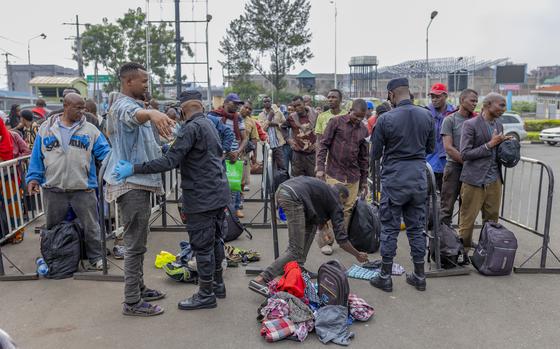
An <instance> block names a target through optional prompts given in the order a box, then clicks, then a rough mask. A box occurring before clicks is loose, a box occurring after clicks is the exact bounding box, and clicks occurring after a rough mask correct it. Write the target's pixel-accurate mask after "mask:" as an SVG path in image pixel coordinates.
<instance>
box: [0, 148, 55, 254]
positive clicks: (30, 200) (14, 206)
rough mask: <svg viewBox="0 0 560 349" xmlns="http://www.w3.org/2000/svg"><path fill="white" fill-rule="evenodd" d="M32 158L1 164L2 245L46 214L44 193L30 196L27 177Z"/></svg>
mask: <svg viewBox="0 0 560 349" xmlns="http://www.w3.org/2000/svg"><path fill="white" fill-rule="evenodd" d="M29 159H30V156H29V155H27V156H23V157H20V158H17V159H13V160H9V161H4V162H2V163H0V178H1V181H0V194H1V195H2V197H1V198H0V206H1V209H0V216H1V217H0V219H1V233H0V244H2V243H4V242H5V241H6V240H8V239H10V238H13V237H14V236H15V235H16V234H17V233H19V232H23V230H24V229H25V228H26V227H27V226H28V225H29V224H31V223H32V222H33V221H34V220H35V219H37V218H39V217H41V216H42V215H43V213H44V210H43V207H44V206H43V200H42V191H41V192H40V193H38V194H33V195H31V196H30V195H28V194H29V193H28V192H27V186H26V185H25V175H26V173H27V169H28V167H29Z"/></svg>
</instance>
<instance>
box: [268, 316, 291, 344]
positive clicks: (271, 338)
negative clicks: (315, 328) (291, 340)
mask: <svg viewBox="0 0 560 349" xmlns="http://www.w3.org/2000/svg"><path fill="white" fill-rule="evenodd" d="M295 331H296V325H295V324H294V323H293V322H292V320H290V319H288V318H282V319H274V320H266V321H263V323H262V327H261V336H263V337H264V339H265V340H266V341H267V342H271V343H272V342H277V341H279V340H282V339H284V338H287V337H290V336H291V335H292V334H294V332H295Z"/></svg>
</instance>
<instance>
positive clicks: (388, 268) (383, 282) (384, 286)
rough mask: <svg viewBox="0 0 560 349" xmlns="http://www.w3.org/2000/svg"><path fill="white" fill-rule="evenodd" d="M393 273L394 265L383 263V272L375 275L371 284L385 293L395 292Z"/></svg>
mask: <svg viewBox="0 0 560 349" xmlns="http://www.w3.org/2000/svg"><path fill="white" fill-rule="evenodd" d="M392 271H393V263H383V264H382V265H381V272H380V273H379V274H377V275H375V276H374V277H373V278H372V279H371V280H369V283H370V284H371V286H373V287H377V288H378V289H380V290H383V291H385V292H393V280H392V279H391V273H392Z"/></svg>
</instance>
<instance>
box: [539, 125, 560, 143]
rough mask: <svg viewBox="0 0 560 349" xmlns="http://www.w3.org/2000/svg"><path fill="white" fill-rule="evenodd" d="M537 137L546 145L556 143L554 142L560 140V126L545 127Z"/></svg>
mask: <svg viewBox="0 0 560 349" xmlns="http://www.w3.org/2000/svg"><path fill="white" fill-rule="evenodd" d="M539 138H540V140H541V141H543V142H546V143H547V144H548V145H552V146H554V145H556V143H558V142H560V127H554V128H545V129H544V130H542V131H541V133H540V134H539Z"/></svg>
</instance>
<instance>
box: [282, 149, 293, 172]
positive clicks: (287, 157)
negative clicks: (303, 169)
mask: <svg viewBox="0 0 560 349" xmlns="http://www.w3.org/2000/svg"><path fill="white" fill-rule="evenodd" d="M282 151H283V152H284V169H286V171H289V169H290V162H291V161H292V148H291V147H290V145H289V144H288V143H286V144H284V145H283V146H282ZM288 173H289V172H288Z"/></svg>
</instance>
